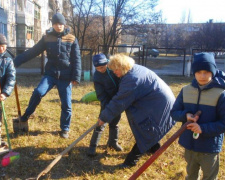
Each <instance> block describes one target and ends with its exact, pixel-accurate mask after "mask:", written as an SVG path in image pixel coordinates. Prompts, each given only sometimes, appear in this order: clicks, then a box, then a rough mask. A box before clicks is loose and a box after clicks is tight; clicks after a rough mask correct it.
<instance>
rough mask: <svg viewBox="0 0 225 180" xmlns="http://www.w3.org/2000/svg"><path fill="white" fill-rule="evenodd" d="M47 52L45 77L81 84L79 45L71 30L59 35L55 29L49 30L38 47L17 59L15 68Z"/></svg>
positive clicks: (35, 46)
mask: <svg viewBox="0 0 225 180" xmlns="http://www.w3.org/2000/svg"><path fill="white" fill-rule="evenodd" d="M45 50H46V51H47V58H48V62H47V63H46V66H45V75H49V76H52V77H55V78H57V79H62V80H68V81H77V82H80V77H81V57H80V49H79V44H78V41H77V39H76V38H75V37H74V36H73V35H71V34H69V29H65V30H64V32H63V33H57V32H56V31H55V30H54V29H53V28H50V29H49V30H47V31H46V35H44V36H43V37H42V39H41V40H40V41H39V42H38V43H37V44H36V45H34V46H33V47H32V48H31V49H28V50H27V51H25V52H24V53H22V54H20V55H18V56H17V57H16V58H15V60H14V63H15V66H16V67H18V66H20V65H21V64H23V63H25V62H27V61H29V60H31V59H32V58H34V57H36V56H38V55H39V54H40V53H42V52H43V51H45Z"/></svg>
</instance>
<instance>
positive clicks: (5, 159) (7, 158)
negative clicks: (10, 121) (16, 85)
mask: <svg viewBox="0 0 225 180" xmlns="http://www.w3.org/2000/svg"><path fill="white" fill-rule="evenodd" d="M1 106H2V114H3V119H4V124H5V130H6V136H7V141H8V146H9V153H8V154H6V155H5V156H4V157H3V159H2V161H1V164H2V166H3V167H5V166H8V165H9V164H10V163H12V162H13V161H14V160H16V159H19V157H20V154H19V153H18V152H13V151H12V148H11V143H10V139H9V132H8V126H7V121H6V114H5V108H4V101H1Z"/></svg>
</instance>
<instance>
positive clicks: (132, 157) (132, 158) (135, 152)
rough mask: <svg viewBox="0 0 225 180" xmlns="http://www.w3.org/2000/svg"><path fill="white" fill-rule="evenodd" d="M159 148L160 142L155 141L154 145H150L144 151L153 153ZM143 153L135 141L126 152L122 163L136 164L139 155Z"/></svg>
mask: <svg viewBox="0 0 225 180" xmlns="http://www.w3.org/2000/svg"><path fill="white" fill-rule="evenodd" d="M159 148H160V144H159V143H156V144H155V145H154V146H152V147H151V148H150V149H149V150H148V151H147V152H146V153H151V154H153V153H155V152H156V151H157V150H158V149H159ZM143 154H144V153H141V152H140V150H139V148H138V146H137V143H135V144H134V146H133V148H132V150H131V151H130V152H129V153H128V155H127V157H126V159H125V161H124V164H126V165H128V166H135V165H136V164H137V162H138V161H139V159H140V157H141V156H142V155H143Z"/></svg>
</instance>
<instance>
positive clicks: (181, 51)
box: [98, 45, 190, 75]
mask: <svg viewBox="0 0 225 180" xmlns="http://www.w3.org/2000/svg"><path fill="white" fill-rule="evenodd" d="M104 48H105V46H103V45H99V46H98V53H100V52H103V49H104ZM108 48H109V52H110V55H113V54H115V53H124V54H127V55H128V56H130V57H132V58H133V59H134V60H135V62H136V63H137V64H140V65H143V66H146V67H147V68H149V69H151V70H153V71H154V72H156V73H157V74H159V75H186V74H187V67H186V61H187V60H188V59H189V58H190V55H187V54H186V50H185V48H154V49H155V50H157V51H158V52H159V55H157V57H154V56H152V55H148V54H149V53H148V51H150V50H152V49H153V48H151V47H146V46H126V45H120V46H108ZM108 56H109V55H108Z"/></svg>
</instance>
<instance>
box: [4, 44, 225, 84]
mask: <svg viewBox="0 0 225 180" xmlns="http://www.w3.org/2000/svg"><path fill="white" fill-rule="evenodd" d="M104 48H105V46H103V45H99V46H98V53H101V52H103V49H104ZM107 48H109V54H107V56H108V57H109V56H110V55H113V54H115V53H123V54H126V55H128V56H130V57H132V58H133V59H134V60H135V62H136V63H137V64H140V65H143V66H146V67H147V68H149V69H151V70H153V71H154V72H155V73H156V74H158V75H183V76H184V75H190V69H191V62H192V60H193V54H194V53H196V52H203V51H205V52H214V53H215V55H216V56H215V57H216V64H217V67H218V69H220V70H222V71H225V50H217V49H211V50H207V49H192V51H191V52H192V53H191V54H186V50H185V48H154V49H156V50H157V51H158V52H159V54H158V55H157V56H156V57H154V56H151V55H148V51H150V50H152V49H153V48H151V47H146V46H128V45H119V46H108V47H107ZM8 49H9V50H10V51H11V52H12V53H13V54H14V55H15V56H16V55H18V54H20V53H22V52H24V51H25V50H27V49H29V48H15V47H8ZM80 52H81V60H82V78H81V80H83V81H89V80H92V75H93V72H94V70H95V69H94V68H93V65H92V56H93V51H92V49H80ZM46 62H47V58H46V55H45V54H44V53H42V54H41V55H39V56H37V57H35V58H33V59H31V60H30V61H28V62H27V63H24V64H23V65H21V66H20V67H19V68H17V73H40V74H43V73H44V66H45V64H46Z"/></svg>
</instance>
